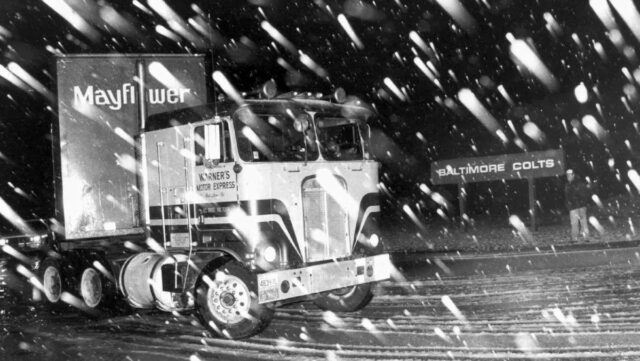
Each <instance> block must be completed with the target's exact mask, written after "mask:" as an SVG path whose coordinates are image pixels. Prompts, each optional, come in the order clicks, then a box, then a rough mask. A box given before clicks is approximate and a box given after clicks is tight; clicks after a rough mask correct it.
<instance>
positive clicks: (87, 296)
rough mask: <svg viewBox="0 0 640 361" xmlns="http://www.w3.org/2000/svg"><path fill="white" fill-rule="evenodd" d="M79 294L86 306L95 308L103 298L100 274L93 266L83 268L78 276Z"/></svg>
mask: <svg viewBox="0 0 640 361" xmlns="http://www.w3.org/2000/svg"><path fill="white" fill-rule="evenodd" d="M80 296H82V299H83V300H84V303H85V305H86V306H87V307H89V308H91V309H95V308H97V307H98V305H100V301H102V300H103V299H104V291H103V283H102V276H100V274H99V273H98V271H96V270H95V269H94V268H92V267H89V268H85V269H84V271H82V276H81V277H80Z"/></svg>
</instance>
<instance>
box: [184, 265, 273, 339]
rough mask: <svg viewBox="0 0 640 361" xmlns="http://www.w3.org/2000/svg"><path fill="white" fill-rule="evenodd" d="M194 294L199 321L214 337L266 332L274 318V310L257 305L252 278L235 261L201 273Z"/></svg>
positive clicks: (243, 336)
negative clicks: (265, 329) (264, 330)
mask: <svg viewBox="0 0 640 361" xmlns="http://www.w3.org/2000/svg"><path fill="white" fill-rule="evenodd" d="M195 290H196V295H195V296H196V297H195V305H196V313H197V315H198V318H199V319H200V322H202V324H203V325H204V326H205V327H207V328H208V329H209V330H210V331H211V332H213V333H214V334H215V335H217V336H220V337H226V338H230V339H240V338H245V337H249V336H252V335H255V334H256V333H258V332H260V331H262V330H263V329H264V328H266V327H267V326H268V325H269V323H270V322H271V319H272V318H273V312H274V309H273V307H272V306H271V305H266V304H260V303H258V296H257V290H258V287H257V281H256V277H255V275H254V274H252V273H251V272H250V271H249V270H248V269H247V268H245V267H244V266H243V265H242V264H240V263H239V262H237V261H230V262H228V263H226V264H224V265H222V266H221V267H219V268H217V269H213V270H211V271H206V270H205V271H203V273H202V274H201V275H200V277H198V280H197V282H196V288H195Z"/></svg>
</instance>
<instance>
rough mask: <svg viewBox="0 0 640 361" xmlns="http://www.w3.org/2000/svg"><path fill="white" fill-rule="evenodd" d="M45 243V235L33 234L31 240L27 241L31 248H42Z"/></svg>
mask: <svg viewBox="0 0 640 361" xmlns="http://www.w3.org/2000/svg"><path fill="white" fill-rule="evenodd" d="M43 245H44V237H43V236H33V237H31V238H29V242H27V246H28V247H30V248H40V247H42V246H43Z"/></svg>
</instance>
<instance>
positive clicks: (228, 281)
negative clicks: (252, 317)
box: [207, 275, 251, 324]
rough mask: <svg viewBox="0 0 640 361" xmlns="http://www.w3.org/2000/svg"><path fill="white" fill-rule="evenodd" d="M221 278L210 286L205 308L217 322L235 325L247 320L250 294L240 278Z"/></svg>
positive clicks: (228, 276) (226, 276)
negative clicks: (206, 307)
mask: <svg viewBox="0 0 640 361" xmlns="http://www.w3.org/2000/svg"><path fill="white" fill-rule="evenodd" d="M223 277H224V278H223V279H222V280H220V281H219V280H217V279H216V281H214V282H212V284H211V285H210V287H209V290H208V291H207V306H208V307H209V310H211V313H212V315H213V317H215V318H216V319H217V320H218V321H221V322H223V323H226V324H236V323H239V322H241V321H242V320H244V319H246V318H247V315H248V314H249V309H250V308H251V294H250V293H249V288H248V287H247V285H246V284H245V283H244V281H242V280H241V279H240V278H238V277H236V276H232V275H225V276H223Z"/></svg>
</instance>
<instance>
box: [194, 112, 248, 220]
mask: <svg viewBox="0 0 640 361" xmlns="http://www.w3.org/2000/svg"><path fill="white" fill-rule="evenodd" d="M193 133H194V136H193V139H194V144H193V146H194V154H195V167H194V191H195V194H196V197H195V199H196V200H197V203H198V204H197V206H196V209H197V213H198V216H199V219H200V222H201V223H209V224H210V223H215V222H216V220H215V219H214V218H215V217H222V216H225V215H226V213H227V211H228V210H229V208H230V207H231V206H233V205H235V204H236V203H237V202H238V186H237V173H236V172H234V170H233V166H234V164H235V163H234V157H233V152H232V150H231V149H232V147H231V144H232V143H231V136H230V132H229V125H228V123H227V122H225V121H221V120H219V119H214V121H213V123H211V124H203V125H200V126H196V127H195V128H194V130H193Z"/></svg>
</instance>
